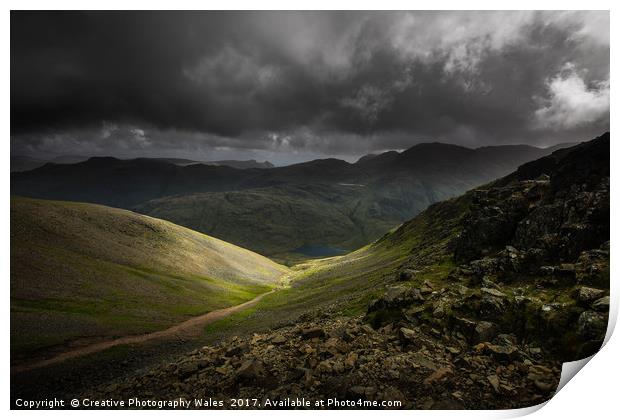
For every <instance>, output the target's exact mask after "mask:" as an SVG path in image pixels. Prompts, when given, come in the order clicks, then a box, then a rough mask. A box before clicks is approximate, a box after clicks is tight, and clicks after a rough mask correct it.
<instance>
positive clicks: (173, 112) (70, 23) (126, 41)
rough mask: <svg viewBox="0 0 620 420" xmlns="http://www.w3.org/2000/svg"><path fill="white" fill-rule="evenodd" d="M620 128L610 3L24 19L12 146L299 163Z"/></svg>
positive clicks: (564, 137)
mask: <svg viewBox="0 0 620 420" xmlns="http://www.w3.org/2000/svg"><path fill="white" fill-rule="evenodd" d="M608 126H609V14H608V13H606V12H409V13H404V12H191V13H190V12H87V13H77V12H38V13H37V12H13V13H12V14H11V131H12V132H11V146H12V153H28V154H42V153H68V152H70V151H72V150H75V149H76V148H77V149H78V150H81V151H83V152H85V153H88V154H125V155H140V154H142V155H145V154H147V155H161V154H162V153H167V154H174V155H186V156H187V155H188V154H196V153H200V154H201V155H205V156H203V157H209V156H212V155H217V156H218V157H235V156H237V155H239V156H242V155H243V156H245V155H248V156H250V155H252V154H254V155H257V156H258V157H268V156H269V155H273V154H276V155H278V156H277V157H275V160H278V159H279V160H281V161H282V162H285V161H294V160H298V159H300V157H301V156H303V157H304V158H305V157H307V156H323V155H332V154H334V155H339V156H345V157H346V156H357V155H360V154H363V153H365V152H367V151H372V150H384V149H391V148H404V147H408V146H410V145H412V144H414V143H416V142H420V141H429V140H439V141H448V142H452V143H460V144H464V145H470V146H475V145H484V144H502V143H531V144H550V143H554V142H560V141H574V140H579V139H585V138H588V137H591V136H593V135H596V134H599V133H600V132H602V131H604V130H606V129H608ZM225 154H227V155H225Z"/></svg>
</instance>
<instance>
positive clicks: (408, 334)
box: [399, 327, 416, 342]
mask: <svg viewBox="0 0 620 420" xmlns="http://www.w3.org/2000/svg"><path fill="white" fill-rule="evenodd" d="M399 333H400V334H399V335H400V339H401V340H402V341H406V342H412V341H413V340H415V336H416V332H415V331H414V330H410V329H409V328H404V327H403V328H401V329H400V330H399Z"/></svg>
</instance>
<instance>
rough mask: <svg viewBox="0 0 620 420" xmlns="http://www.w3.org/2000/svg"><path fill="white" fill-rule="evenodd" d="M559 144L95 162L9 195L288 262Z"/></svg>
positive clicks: (52, 168)
mask: <svg viewBox="0 0 620 420" xmlns="http://www.w3.org/2000/svg"><path fill="white" fill-rule="evenodd" d="M561 147H563V145H558V146H554V147H551V148H543V149H541V148H536V147H532V146H527V145H516V146H493V147H482V148H478V149H470V148H466V147H461V146H456V145H451V144H444V143H423V144H418V145H415V146H413V147H411V148H409V149H407V150H405V151H403V152H400V153H399V152H395V151H392V152H386V153H382V154H378V155H368V156H366V157H364V158H362V159H360V160H359V161H358V162H356V163H353V164H352V163H348V162H346V161H343V160H338V159H321V160H314V161H310V162H305V163H300V164H295V165H290V166H285V167H275V168H271V167H269V168H264V167H263V168H254V167H252V168H247V169H238V168H234V167H231V166H227V165H225V164H222V165H217V166H216V165H206V164H202V163H198V164H193V163H191V162H187V161H179V160H178V159H149V158H140V159H132V160H120V159H115V158H110V157H107V158H106V157H93V158H90V159H88V160H86V161H83V162H79V163H74V164H55V163H47V164H45V165H44V166H42V167H39V168H36V169H34V170H31V171H27V172H19V173H13V174H12V175H11V193H12V194H13V195H20V196H26V197H32V198H45V199H54V200H71V201H81V202H90V203H97V204H104V205H109V206H113V207H120V208H125V209H131V210H134V211H136V212H139V213H142V214H146V215H151V216H154V217H158V218H162V219H165V220H169V221H172V222H174V223H177V224H179V225H182V226H185V227H188V228H191V229H194V230H196V231H199V232H203V233H206V234H208V235H212V236H215V237H218V238H221V239H223V240H226V241H229V242H232V243H235V244H237V245H240V246H243V247H245V248H248V249H251V250H253V251H255V252H258V253H261V254H263V255H269V256H272V257H276V258H278V259H280V260H281V261H289V260H292V261H294V260H298V259H300V258H304V255H302V254H304V252H305V251H304V250H305V249H308V247H311V248H312V249H324V250H325V255H330V254H332V253H337V252H343V251H344V250H352V249H356V248H358V247H360V246H362V245H364V244H366V243H368V242H371V241H373V240H375V239H376V238H378V237H380V236H381V235H383V234H384V233H386V232H387V231H388V230H390V229H391V228H393V227H394V226H396V225H398V224H400V223H402V222H403V221H405V220H407V219H409V218H411V217H413V216H415V215H416V214H418V213H419V212H420V211H422V210H423V209H425V208H426V207H427V206H428V205H429V204H432V203H434V202H437V201H440V200H444V199H447V198H450V197H454V196H457V195H459V194H462V193H463V192H465V191H467V190H468V189H471V188H473V187H475V186H476V185H480V184H483V183H485V182H488V181H491V180H493V179H496V178H498V177H500V176H504V175H506V174H508V173H510V172H511V171H513V170H515V169H516V168H517V167H518V166H519V165H520V164H522V163H524V162H527V161H530V160H533V159H537V158H539V157H541V156H544V155H547V154H549V153H551V152H553V151H554V150H556V149H558V148H561ZM336 250H340V251H336Z"/></svg>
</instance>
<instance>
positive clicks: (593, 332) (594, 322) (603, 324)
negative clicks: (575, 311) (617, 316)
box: [577, 311, 607, 340]
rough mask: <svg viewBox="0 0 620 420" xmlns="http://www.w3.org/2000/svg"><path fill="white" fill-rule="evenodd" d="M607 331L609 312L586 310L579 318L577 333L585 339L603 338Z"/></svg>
mask: <svg viewBox="0 0 620 420" xmlns="http://www.w3.org/2000/svg"><path fill="white" fill-rule="evenodd" d="M606 331H607V314H602V313H600V312H595V311H584V312H583V313H582V314H581V315H579V319H578V320H577V334H579V335H580V336H582V337H583V338H585V339H591V340H602V339H603V338H604V337H605V332H606Z"/></svg>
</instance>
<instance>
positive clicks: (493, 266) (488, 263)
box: [469, 257, 499, 277]
mask: <svg viewBox="0 0 620 420" xmlns="http://www.w3.org/2000/svg"><path fill="white" fill-rule="evenodd" d="M469 267H470V269H471V271H472V272H473V273H474V274H475V275H476V276H478V277H482V276H485V275H492V274H495V273H497V270H498V268H499V263H498V260H497V258H490V257H486V258H482V259H480V260H474V261H471V262H470V263H469Z"/></svg>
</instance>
